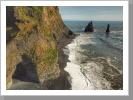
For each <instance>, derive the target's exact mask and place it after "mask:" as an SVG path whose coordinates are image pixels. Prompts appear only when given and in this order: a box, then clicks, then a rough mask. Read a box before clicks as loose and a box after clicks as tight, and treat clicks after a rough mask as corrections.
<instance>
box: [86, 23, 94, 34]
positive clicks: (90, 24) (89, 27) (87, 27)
mask: <svg viewBox="0 0 133 100" xmlns="http://www.w3.org/2000/svg"><path fill="white" fill-rule="evenodd" d="M93 31H94V29H93V25H92V21H91V22H90V23H89V24H88V25H87V26H86V28H85V32H93Z"/></svg>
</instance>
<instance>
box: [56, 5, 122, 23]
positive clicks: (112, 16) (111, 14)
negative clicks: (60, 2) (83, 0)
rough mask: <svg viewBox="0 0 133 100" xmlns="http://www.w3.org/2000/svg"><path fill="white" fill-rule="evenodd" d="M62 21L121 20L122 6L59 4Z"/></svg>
mask: <svg viewBox="0 0 133 100" xmlns="http://www.w3.org/2000/svg"><path fill="white" fill-rule="evenodd" d="M59 12H60V14H61V17H62V19H63V21H88V20H89V21H123V7H122V6H59Z"/></svg>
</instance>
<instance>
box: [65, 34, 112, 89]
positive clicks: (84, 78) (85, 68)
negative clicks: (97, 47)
mask: <svg viewBox="0 0 133 100" xmlns="http://www.w3.org/2000/svg"><path fill="white" fill-rule="evenodd" d="M95 41H97V40H96V37H95V36H93V35H92V34H81V35H80V36H78V37H76V38H75V39H74V40H73V42H72V43H71V44H69V45H67V48H66V49H64V52H65V54H66V55H68V56H69V57H68V59H69V62H67V66H66V68H65V71H67V72H68V73H69V74H70V76H71V77H72V79H71V86H72V90H103V89H104V90H108V89H111V88H110V83H109V82H108V81H107V80H106V79H104V78H103V75H102V70H103V66H102V65H100V64H97V63H95V62H92V61H87V62H84V63H81V59H82V60H83V59H84V58H86V55H82V54H81V53H79V52H83V51H85V50H84V49H82V48H81V47H80V45H87V44H88V45H89V44H91V45H94V44H95V43H96V42H95ZM68 51H69V53H66V52H68Z"/></svg>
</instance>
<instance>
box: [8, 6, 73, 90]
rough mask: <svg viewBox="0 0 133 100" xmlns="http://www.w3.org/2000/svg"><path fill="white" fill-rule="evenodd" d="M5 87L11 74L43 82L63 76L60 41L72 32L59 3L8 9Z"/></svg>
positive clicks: (9, 84)
mask: <svg viewBox="0 0 133 100" xmlns="http://www.w3.org/2000/svg"><path fill="white" fill-rule="evenodd" d="M6 14H7V15H6V21H7V22H6V26H7V27H6V36H7V37H6V42H7V43H6V86H7V87H6V88H7V89H8V88H9V87H10V86H11V84H12V77H14V78H19V79H23V78H24V77H27V80H25V81H33V82H39V83H43V82H45V81H47V80H52V79H57V78H58V77H59V76H60V68H59V60H58V50H57V44H58V42H59V41H60V39H62V38H71V37H73V33H72V32H71V31H70V30H69V29H68V28H67V26H66V25H65V24H64V23H63V21H62V19H61V16H60V14H59V9H58V7H57V6H46V7H43V6H15V7H13V6H12V7H10V6H8V7H7V8H6Z"/></svg>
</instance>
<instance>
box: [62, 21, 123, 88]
mask: <svg viewBox="0 0 133 100" xmlns="http://www.w3.org/2000/svg"><path fill="white" fill-rule="evenodd" d="M64 23H65V24H66V26H67V27H68V28H69V29H70V30H71V31H73V32H74V33H75V34H78V36H77V37H76V38H75V39H73V41H72V42H71V43H70V44H68V45H67V46H66V48H65V49H63V50H64V53H65V54H66V55H67V56H68V58H67V60H66V61H67V66H66V67H65V71H67V72H68V73H69V74H70V77H71V78H69V81H70V83H71V89H72V90H114V89H115V90H122V89H123V34H124V33H123V22H122V21H93V27H94V32H91V33H89V32H86V33H85V32H84V30H85V27H86V26H87V25H88V23H89V21H64ZM108 24H110V33H109V34H108V35H107V34H106V29H107V25H108Z"/></svg>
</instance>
